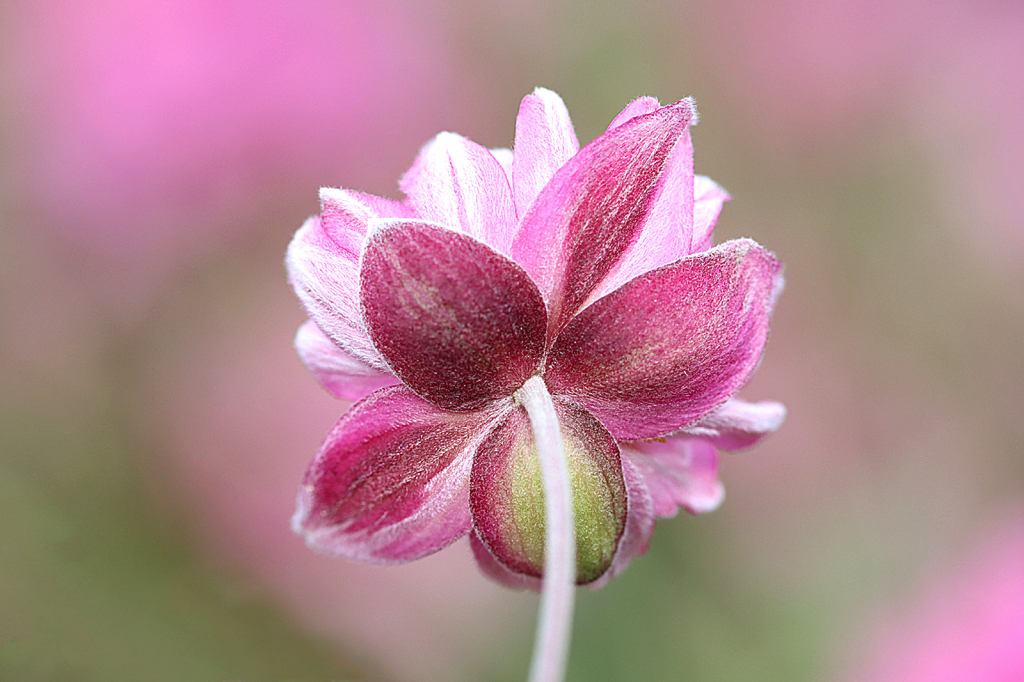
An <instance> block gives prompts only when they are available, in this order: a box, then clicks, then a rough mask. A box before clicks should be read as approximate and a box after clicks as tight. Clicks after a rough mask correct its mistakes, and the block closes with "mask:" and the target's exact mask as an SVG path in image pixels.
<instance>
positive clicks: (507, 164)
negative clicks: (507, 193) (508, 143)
mask: <svg viewBox="0 0 1024 682" xmlns="http://www.w3.org/2000/svg"><path fill="white" fill-rule="evenodd" d="M490 151H491V154H492V155H493V156H494V158H495V159H497V161H498V163H499V164H501V169H502V170H503V171H505V177H506V178H508V180H509V184H510V185H511V184H512V150H511V149H509V148H508V147H492V148H491V150H490Z"/></svg>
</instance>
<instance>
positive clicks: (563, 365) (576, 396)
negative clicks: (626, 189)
mask: <svg viewBox="0 0 1024 682" xmlns="http://www.w3.org/2000/svg"><path fill="white" fill-rule="evenodd" d="M781 281H782V276H781V273H780V266H779V263H778V261H776V260H775V257H774V256H773V255H772V254H771V253H769V252H768V251H766V250H765V249H764V248H763V247H761V246H760V245H758V244H757V243H755V242H753V241H751V240H749V239H738V240H734V241H729V242H726V243H724V244H721V245H719V246H717V247H715V248H714V249H711V250H710V251H706V252H703V253H700V254H696V255H693V256H689V257H687V258H684V259H682V260H679V261H677V262H675V263H673V264H672V265H668V266H665V267H663V268H659V269H658V270H655V271H653V272H649V273H647V274H645V275H641V276H640V277H638V278H636V279H634V280H633V281H631V282H629V283H628V284H626V285H625V286H623V287H622V288H620V289H618V290H617V291H614V292H612V293H611V294H609V295H607V296H605V297H604V298H602V299H600V300H598V301H597V302H595V303H594V304H593V305H591V306H590V307H589V308H587V309H586V310H584V311H583V312H582V313H581V314H580V315H579V316H578V317H576V318H575V319H574V320H573V321H572V322H571V323H570V324H569V325H568V326H567V327H566V328H565V330H564V331H563V332H562V334H561V335H560V336H559V337H558V339H557V340H556V342H555V344H554V346H553V347H552V349H551V353H550V355H549V357H548V361H547V371H546V374H545V377H546V380H547V383H548V386H549V388H550V390H551V392H552V394H555V395H564V396H567V397H571V398H572V400H574V401H576V402H578V403H579V404H580V405H583V406H584V407H586V408H587V409H588V410H590V411H591V412H593V413H594V414H595V415H596V416H597V418H598V419H600V420H601V423H602V424H604V425H605V426H606V427H607V428H608V430H609V431H611V432H612V434H613V435H614V436H615V437H616V438H619V439H636V438H652V437H655V436H660V435H663V434H666V433H670V432H672V431H675V430H677V429H679V428H682V427H685V426H689V425H690V424H692V423H693V422H695V421H696V420H698V419H700V418H701V417H703V416H704V415H706V414H708V413H709V412H711V410H713V409H714V408H716V407H718V406H719V405H721V404H722V403H724V402H725V401H726V400H727V399H728V398H729V397H731V396H732V395H733V394H734V393H735V392H736V391H737V390H738V389H739V388H740V387H741V386H742V385H743V384H744V383H746V381H747V379H748V378H749V377H750V375H751V373H752V372H753V371H754V369H755V368H756V366H757V363H758V361H759V360H760V358H761V352H762V350H763V349H764V344H765V341H766V340H767V337H768V321H769V318H770V316H771V311H772V306H773V304H774V301H775V295H776V292H777V291H778V289H779V287H780V286H781Z"/></svg>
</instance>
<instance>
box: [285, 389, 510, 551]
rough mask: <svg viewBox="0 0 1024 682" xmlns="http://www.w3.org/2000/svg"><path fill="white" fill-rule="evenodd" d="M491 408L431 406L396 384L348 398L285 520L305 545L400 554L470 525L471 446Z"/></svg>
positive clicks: (439, 542)
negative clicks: (353, 399) (348, 403)
mask: <svg viewBox="0 0 1024 682" xmlns="http://www.w3.org/2000/svg"><path fill="white" fill-rule="evenodd" d="M497 418H500V413H496V412H494V411H490V412H464V413H452V412H445V411H443V410H439V409H437V408H436V407H434V406H433V405H431V404H430V403H428V402H427V401H425V400H423V399H422V398H420V397H418V396H416V395H415V394H413V393H412V391H410V390H409V389H408V388H406V387H404V386H392V387H389V388H384V389H381V390H380V391H377V392H376V393H373V394H371V395H370V396H369V397H367V398H366V399H365V400H363V401H361V402H359V403H357V404H356V405H355V406H354V407H353V408H352V409H351V410H350V411H349V412H348V413H347V414H346V415H345V416H344V417H342V418H341V419H340V420H339V421H338V423H337V424H336V425H335V426H334V428H333V429H332V430H331V432H330V433H329V434H328V435H327V439H326V440H325V441H324V444H323V446H321V448H320V452H319V453H317V456H316V458H315V459H314V460H313V462H312V463H311V464H310V466H309V469H308V470H307V472H306V476H305V479H304V480H303V484H302V488H301V489H300V492H299V498H298V507H297V510H296V512H295V516H294V518H293V519H292V527H293V529H294V530H295V532H297V533H300V534H302V535H304V536H305V538H306V542H307V543H308V544H309V545H310V546H311V547H313V548H314V549H317V550H320V551H323V552H329V553H331V554H337V555H340V556H345V557H348V558H352V559H361V560H365V561H377V562H401V561H410V560H412V559H417V558H419V557H421V556H424V555H426V554H430V553H431V552H436V551H437V550H439V549H441V548H442V547H445V546H446V545H448V544H449V543H451V542H453V541H454V540H456V539H457V538H459V537H460V536H462V535H463V534H465V533H466V531H468V530H469V528H470V526H471V517H470V511H469V472H470V468H471V465H472V461H473V452H474V451H475V450H476V448H477V446H478V445H479V443H480V441H481V440H482V439H483V438H485V437H486V435H487V433H488V432H489V429H490V426H491V424H492V423H493V422H494V421H495V420H496V419H497Z"/></svg>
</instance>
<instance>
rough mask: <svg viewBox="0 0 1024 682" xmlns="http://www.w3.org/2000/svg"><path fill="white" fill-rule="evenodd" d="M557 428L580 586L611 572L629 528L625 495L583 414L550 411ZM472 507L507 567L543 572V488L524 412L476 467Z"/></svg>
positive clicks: (618, 470)
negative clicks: (569, 492) (572, 516)
mask: <svg viewBox="0 0 1024 682" xmlns="http://www.w3.org/2000/svg"><path fill="white" fill-rule="evenodd" d="M555 411H556V413H557V415H558V420H559V422H560V423H561V425H562V438H563V441H564V443H565V451H566V453H565V454H566V458H567V460H568V465H569V479H570V484H571V487H572V497H573V506H574V509H575V519H576V569H577V576H576V579H577V582H578V583H579V584H585V583H589V582H592V581H594V580H596V579H597V578H599V577H600V576H601V575H602V574H604V573H605V571H607V570H608V568H609V566H611V564H612V560H613V559H614V557H615V553H616V549H617V547H618V545H619V540H620V538H621V537H622V534H623V531H624V530H625V528H626V515H627V492H626V483H625V479H624V477H623V470H622V463H621V460H620V458H619V449H618V446H617V445H616V443H615V439H614V438H612V436H611V434H609V433H608V431H607V430H606V429H605V428H604V427H603V426H601V423H600V422H598V421H597V420H596V419H595V418H594V417H593V416H592V415H591V414H589V413H588V412H587V411H586V410H584V409H582V408H580V407H578V406H576V405H573V404H572V403H569V402H566V401H559V402H558V403H556V405H555ZM470 503H471V505H472V509H473V523H474V527H475V528H476V532H477V533H478V535H479V539H480V540H482V541H483V543H484V545H485V546H486V547H487V548H488V549H489V550H490V552H491V553H493V554H494V556H495V557H496V558H497V559H498V561H499V562H500V563H501V564H503V565H504V566H506V567H508V568H509V569H511V570H512V571H514V572H516V573H522V574H526V575H531V576H534V577H540V576H541V575H542V574H543V571H544V525H545V524H544V509H545V507H544V485H543V481H542V479H541V468H540V461H539V459H538V457H537V454H536V451H535V448H534V444H533V431H532V428H531V425H530V420H529V418H528V417H527V415H526V411H525V410H524V409H522V408H517V409H516V410H514V411H512V412H510V413H509V414H507V415H506V417H505V418H504V420H503V421H502V422H501V423H500V424H499V425H497V426H496V427H495V428H494V429H493V430H492V431H491V433H490V435H489V436H488V437H487V439H486V440H484V442H483V443H482V444H481V446H480V448H479V450H478V451H477V453H476V457H475V459H474V461H473V473H472V485H471V489H470Z"/></svg>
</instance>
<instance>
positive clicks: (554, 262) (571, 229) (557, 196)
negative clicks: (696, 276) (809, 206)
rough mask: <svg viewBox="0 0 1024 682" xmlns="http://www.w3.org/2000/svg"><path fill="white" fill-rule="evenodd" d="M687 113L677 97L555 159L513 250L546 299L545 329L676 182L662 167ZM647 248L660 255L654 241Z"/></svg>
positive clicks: (603, 270)
mask: <svg viewBox="0 0 1024 682" xmlns="http://www.w3.org/2000/svg"><path fill="white" fill-rule="evenodd" d="M692 118H693V107H692V104H691V102H690V101H689V100H683V101H682V102H678V103H676V104H674V105H672V106H669V107H663V108H661V109H659V110H657V111H655V112H654V113H651V114H647V115H645V116H638V117H636V118H633V119H631V120H629V121H627V122H626V123H624V124H622V125H621V126H619V127H618V128H615V129H613V130H611V131H609V132H606V133H605V134H603V135H601V136H600V137H598V138H597V139H596V140H594V141H593V142H591V143H590V144H588V145H587V146H586V147H584V148H583V149H582V150H580V152H579V153H578V154H576V156H574V157H572V158H571V159H570V160H569V161H568V162H567V163H566V164H565V165H564V166H562V168H560V169H559V170H558V172H557V173H555V176H554V177H553V178H552V179H551V181H550V182H549V183H548V184H547V185H546V186H545V187H544V189H543V190H542V191H541V193H540V194H539V195H538V197H537V199H536V201H534V203H533V207H532V208H531V209H530V212H529V213H528V214H527V215H526V217H525V218H524V219H523V224H522V227H521V228H520V231H519V233H518V234H517V235H516V239H515V241H514V242H513V244H512V257H513V258H514V259H515V260H516V262H518V263H520V264H521V265H522V266H523V267H524V268H526V271H527V272H529V273H530V276H531V277H533V279H534V281H535V282H537V285H538V286H539V288H540V290H541V293H542V294H543V295H544V297H545V300H546V301H547V302H548V305H549V309H550V311H551V318H550V322H549V329H550V330H551V333H552V336H553V334H554V333H555V332H557V331H558V330H559V329H561V328H562V327H563V326H564V325H565V323H566V322H568V320H569V319H571V318H572V316H573V315H574V314H575V313H576V311H577V310H579V308H580V307H581V306H582V305H583V304H584V302H585V301H586V300H587V297H588V296H590V294H591V292H593V291H594V289H595V288H597V286H598V285H599V284H600V283H601V281H602V280H603V279H604V278H605V277H606V276H607V275H608V274H609V272H610V271H611V270H612V269H613V268H615V267H616V264H617V263H618V262H619V261H620V260H621V259H622V258H623V256H624V254H625V253H626V252H627V251H628V250H630V249H631V248H632V247H633V246H634V245H635V244H637V242H638V240H639V239H640V236H641V232H642V231H643V227H644V224H645V220H646V219H647V216H648V213H649V212H650V210H651V207H652V204H653V203H654V202H655V200H656V199H657V198H658V197H659V196H660V194H661V193H662V192H663V190H664V191H670V190H671V188H673V187H675V181H674V180H673V179H672V178H674V177H675V174H673V173H668V174H666V169H667V168H670V167H674V166H673V163H670V161H671V159H672V157H673V153H672V152H673V149H674V148H675V147H676V144H677V143H678V142H679V141H680V140H681V139H682V138H683V137H685V136H686V132H687V128H688V127H689V125H690V122H691V120H692ZM688 144H689V143H688V142H686V143H684V146H685V145H688ZM671 192H674V190H671ZM671 192H670V193H671ZM691 205H692V204H691ZM656 222H657V224H656V225H655V226H654V227H656V228H657V229H658V230H660V229H661V228H662V227H663V226H662V224H661V222H660V221H656ZM652 229H653V228H652ZM659 234H660V233H659ZM664 236H665V235H661V237H664ZM645 243H646V242H645ZM678 243H679V242H678V239H677V242H676V246H677V247H678ZM648 246H650V245H648ZM653 248H655V249H656V250H659V254H660V248H661V246H660V243H659V244H658V245H655V246H654V247H653ZM658 257H659V258H660V257H661V255H659V256H658Z"/></svg>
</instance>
